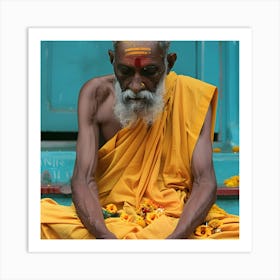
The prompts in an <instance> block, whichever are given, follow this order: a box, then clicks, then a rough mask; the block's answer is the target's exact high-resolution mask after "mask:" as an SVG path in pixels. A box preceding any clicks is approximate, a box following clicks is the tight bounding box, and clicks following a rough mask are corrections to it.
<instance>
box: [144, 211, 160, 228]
mask: <svg viewBox="0 0 280 280" xmlns="http://www.w3.org/2000/svg"><path fill="white" fill-rule="evenodd" d="M157 218H158V214H157V213H155V212H150V213H147V214H146V223H147V224H148V225H149V224H150V223H151V222H152V221H154V220H155V219H157Z"/></svg>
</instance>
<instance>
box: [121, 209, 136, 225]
mask: <svg viewBox="0 0 280 280" xmlns="http://www.w3.org/2000/svg"><path fill="white" fill-rule="evenodd" d="M120 218H121V219H122V220H124V221H127V222H131V221H132V220H133V216H131V215H128V214H127V213H126V212H125V211H122V212H121V214H120Z"/></svg>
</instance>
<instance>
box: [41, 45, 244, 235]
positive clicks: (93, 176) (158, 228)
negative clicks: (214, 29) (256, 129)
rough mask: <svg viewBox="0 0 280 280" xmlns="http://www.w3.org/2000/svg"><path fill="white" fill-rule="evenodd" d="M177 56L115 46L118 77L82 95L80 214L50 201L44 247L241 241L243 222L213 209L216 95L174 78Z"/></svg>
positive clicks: (158, 48) (76, 175)
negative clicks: (59, 242)
mask: <svg viewBox="0 0 280 280" xmlns="http://www.w3.org/2000/svg"><path fill="white" fill-rule="evenodd" d="M168 50H169V42H163V41H160V42H158V41H153V42H151V41H145V42H140V41H118V42H114V51H109V57H110V61H111V63H112V65H113V68H114V75H109V76H103V77H98V78H94V79H92V80H90V81H88V82H87V83H86V84H85V85H84V86H83V88H82V89H81V92H80V95H79V103H78V124H79V134H78V139H77V147H76V162H75V167H74V172H73V177H72V183H71V187H72V199H73V204H72V205H71V206H63V205H59V204H57V203H56V202H54V201H53V200H51V199H49V198H46V199H42V201H41V238H51V239H58V238H62V239H66V238H72V239H83V238H99V239H184V238H238V237H239V218H238V216H234V215H230V214H228V213H226V212H225V211H224V210H222V209H220V208H219V207H218V206H217V205H215V204H214V203H215V200H216V190H217V184H216V178H215V173H214V168H213V162H212V139H213V135H214V124H215V112H216V105H217V89H216V87H215V86H212V85H210V84H207V83H204V82H202V81H199V80H197V79H194V78H191V77H188V76H182V75H177V74H176V73H175V72H172V71H171V69H172V67H173V65H174V63H175V61H176V58H177V56H176V54H175V53H168ZM100 136H102V137H103V139H105V142H106V143H105V144H104V145H103V146H102V147H101V148H100V149H99V137H100Z"/></svg>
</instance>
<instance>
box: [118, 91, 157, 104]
mask: <svg viewBox="0 0 280 280" xmlns="http://www.w3.org/2000/svg"><path fill="white" fill-rule="evenodd" d="M154 95H155V93H152V92H150V91H148V90H142V91H140V92H138V93H134V92H133V91H132V90H130V89H128V90H125V91H123V92H122V101H123V102H124V103H128V102H129V101H130V100H131V99H136V100H137V99H142V100H143V101H144V102H145V103H146V104H147V105H151V104H153V103H154V100H155V98H154Z"/></svg>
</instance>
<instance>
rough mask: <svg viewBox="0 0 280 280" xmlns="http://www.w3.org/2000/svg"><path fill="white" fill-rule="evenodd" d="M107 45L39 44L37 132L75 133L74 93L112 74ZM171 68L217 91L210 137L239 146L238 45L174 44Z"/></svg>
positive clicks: (66, 42)
mask: <svg viewBox="0 0 280 280" xmlns="http://www.w3.org/2000/svg"><path fill="white" fill-rule="evenodd" d="M109 49H112V43H111V41H42V42H41V131H42V132H66V131H67V132H76V131H77V129H78V126H77V101H78V95H79V91H80V88H81V87H82V85H83V84H84V83H85V82H86V81H87V80H89V79H91V78H92V77H96V76H101V75H106V74H110V73H112V66H111V64H110V62H109V59H108V50H109ZM170 51H172V52H176V53H177V57H178V58H177V61H176V64H175V67H174V68H173V70H174V71H176V72H177V73H178V74H184V75H190V76H192V77H195V78H198V79H201V80H203V81H206V82H209V83H211V84H214V85H216V86H218V90H219V103H218V111H217V120H216V127H215V132H216V134H217V135H218V137H217V139H218V141H220V142H224V143H225V142H229V143H230V144H231V145H238V143H239V44H238V42H233V41H227V42H221V41H213V42H212V41H199V42H197V41H174V42H171V50H170Z"/></svg>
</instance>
